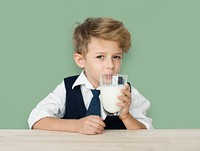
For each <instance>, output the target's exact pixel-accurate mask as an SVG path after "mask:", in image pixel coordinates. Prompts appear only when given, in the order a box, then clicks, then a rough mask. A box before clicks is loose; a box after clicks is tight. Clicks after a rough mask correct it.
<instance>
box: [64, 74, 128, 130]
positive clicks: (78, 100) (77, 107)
mask: <svg viewBox="0 0 200 151" xmlns="http://www.w3.org/2000/svg"><path fill="white" fill-rule="evenodd" d="M77 77H78V76H77V75H76V76H72V77H68V78H65V79H64V83H65V88H66V91H67V93H66V103H65V115H64V117H63V119H80V118H83V117H85V116H86V111H87V110H86V108H85V104H84V102H83V97H82V93H81V90H80V86H76V87H75V88H74V89H72V85H73V84H74V82H75V81H76V79H77ZM104 122H105V124H106V127H105V129H126V127H125V126H124V124H123V122H122V121H121V120H120V119H119V117H118V116H107V117H106V119H105V120H104Z"/></svg>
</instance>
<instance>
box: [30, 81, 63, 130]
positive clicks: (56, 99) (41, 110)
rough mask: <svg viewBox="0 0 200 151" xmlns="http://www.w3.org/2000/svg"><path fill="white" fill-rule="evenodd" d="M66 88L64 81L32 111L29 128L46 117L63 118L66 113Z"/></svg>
mask: <svg viewBox="0 0 200 151" xmlns="http://www.w3.org/2000/svg"><path fill="white" fill-rule="evenodd" d="M65 99H66V89H65V84H64V81H63V82H62V83H61V84H59V85H58V86H57V87H56V88H55V90H54V91H53V92H52V93H50V94H49V95H48V96H47V97H46V98H44V99H43V100H42V101H41V102H39V103H38V104H37V106H36V107H35V108H34V109H33V110H32V111H31V113H30V115H29V119H28V124H29V128H30V129H32V126H33V125H34V124H35V123H36V122H37V121H39V120H40V119H42V118H44V117H55V118H61V117H63V116H64V113H65Z"/></svg>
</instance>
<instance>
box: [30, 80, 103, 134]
mask: <svg viewBox="0 0 200 151" xmlns="http://www.w3.org/2000/svg"><path fill="white" fill-rule="evenodd" d="M65 99H66V90H65V86H64V82H62V83H61V84H60V85H58V86H57V88H56V89H55V90H54V91H53V92H52V93H50V94H49V95H48V96H47V97H46V98H44V99H43V100H42V101H41V102H39V103H38V105H37V106H36V107H35V108H34V109H33V110H32V112H31V114H30V116H29V119H28V123H29V127H30V129H43V130H53V131H66V132H78V133H83V134H98V133H103V127H104V126H105V124H104V122H103V120H102V119H101V118H100V117H96V116H88V117H85V118H82V119H78V120H77V119H61V118H62V117H63V116H64V113H65Z"/></svg>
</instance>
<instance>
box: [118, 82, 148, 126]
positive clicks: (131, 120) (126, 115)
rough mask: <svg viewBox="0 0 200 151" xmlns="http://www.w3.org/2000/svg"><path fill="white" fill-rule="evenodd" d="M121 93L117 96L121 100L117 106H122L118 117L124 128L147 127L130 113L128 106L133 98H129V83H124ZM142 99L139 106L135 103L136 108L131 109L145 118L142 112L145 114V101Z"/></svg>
mask: <svg viewBox="0 0 200 151" xmlns="http://www.w3.org/2000/svg"><path fill="white" fill-rule="evenodd" d="M122 94H123V95H122V96H119V99H120V100H122V102H121V103H118V106H120V107H122V110H121V113H120V115H119V118H120V119H121V120H122V122H123V123H124V125H125V126H126V128H127V129H147V127H146V126H145V125H144V124H143V123H142V122H140V121H139V120H137V117H136V118H135V117H133V114H131V113H130V106H131V103H133V100H131V92H130V87H129V85H126V89H123V90H122ZM139 98H140V97H139ZM143 101H144V100H141V105H139V106H138V105H136V106H137V108H132V111H134V112H135V113H137V114H139V115H142V116H143V117H144V118H146V117H145V115H143V114H145V113H144V110H145V108H146V106H147V105H146V104H145V103H146V102H145V103H144V102H143ZM143 103H144V104H143ZM143 105H144V109H143ZM133 106H134V105H133ZM138 118H140V117H138ZM140 119H141V118H140Z"/></svg>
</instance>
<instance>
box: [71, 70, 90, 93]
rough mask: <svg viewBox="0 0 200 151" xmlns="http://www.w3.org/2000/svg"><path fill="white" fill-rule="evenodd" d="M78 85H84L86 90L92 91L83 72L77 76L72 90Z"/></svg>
mask: <svg viewBox="0 0 200 151" xmlns="http://www.w3.org/2000/svg"><path fill="white" fill-rule="evenodd" d="M78 85H84V86H85V87H86V88H88V89H94V87H93V86H92V84H91V83H90V82H89V81H88V79H87V77H86V76H85V73H84V70H83V71H82V72H81V74H80V75H79V76H78V78H77V79H76V81H75V82H74V84H73V85H72V89H74V87H76V86H78Z"/></svg>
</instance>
